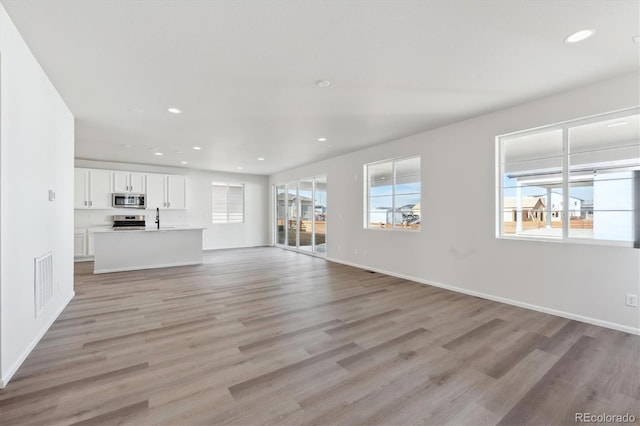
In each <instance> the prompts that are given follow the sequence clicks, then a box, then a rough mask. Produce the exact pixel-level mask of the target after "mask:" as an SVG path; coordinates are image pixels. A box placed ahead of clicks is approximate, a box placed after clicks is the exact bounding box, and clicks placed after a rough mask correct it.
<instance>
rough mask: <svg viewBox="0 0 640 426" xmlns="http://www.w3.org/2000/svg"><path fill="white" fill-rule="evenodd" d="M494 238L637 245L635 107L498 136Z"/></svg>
mask: <svg viewBox="0 0 640 426" xmlns="http://www.w3.org/2000/svg"><path fill="white" fill-rule="evenodd" d="M497 145H498V147H497V149H498V158H499V164H498V167H499V170H500V173H499V175H498V180H499V182H498V188H499V195H498V200H499V206H498V216H499V219H498V236H499V237H518V238H543V239H545V238H546V239H556V240H572V241H577V242H579V241H583V242H585V241H588V240H592V241H596V240H597V241H602V242H605V241H608V242H627V243H634V245H636V246H637V245H638V244H639V243H640V241H639V240H640V236H639V234H640V229H639V228H640V224H639V223H638V215H639V213H640V121H639V114H638V109H633V110H627V111H624V112H618V113H613V114H607V115H602V116H598V117H591V118H588V119H583V120H576V121H571V122H567V123H562V124H558V125H553V126H548V127H545V128H542V129H537V130H532V131H527V132H520V133H514V134H510V135H504V136H499V137H498V138H497Z"/></svg>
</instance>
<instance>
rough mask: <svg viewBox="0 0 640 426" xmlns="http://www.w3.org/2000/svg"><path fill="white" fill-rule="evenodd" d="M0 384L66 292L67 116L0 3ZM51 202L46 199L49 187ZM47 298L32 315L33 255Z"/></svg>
mask: <svg viewBox="0 0 640 426" xmlns="http://www.w3.org/2000/svg"><path fill="white" fill-rule="evenodd" d="M0 61H1V66H0V109H1V113H0V114H1V115H0V119H1V122H0V125H1V133H0V142H1V144H0V234H1V236H2V243H1V245H0V372H1V378H0V381H1V383H0V386H4V385H6V383H7V382H8V380H9V379H10V378H11V376H12V375H13V373H15V371H16V370H17V369H18V367H19V366H20V364H21V363H22V361H24V359H25V358H26V356H27V355H28V354H29V352H30V351H31V349H33V347H34V346H35V344H36V343H37V342H38V341H39V340H40V338H41V336H42V335H43V334H44V333H45V332H46V330H47V329H48V328H49V326H50V325H51V323H52V322H53V321H54V320H55V319H56V318H57V316H58V314H59V313H60V312H61V311H62V309H64V307H65V306H66V304H67V303H68V302H69V300H71V298H72V297H73V149H74V148H73V138H74V133H73V132H74V130H73V115H72V114H71V112H70V111H69V109H68V108H67V106H66V105H65V103H64V101H63V100H62V98H61V97H60V95H59V94H58V92H57V91H56V89H55V88H54V87H53V85H52V84H51V82H50V81H49V79H48V78H47V76H46V75H45V73H44V72H43V70H42V69H41V68H40V66H39V64H38V63H37V61H36V60H35V58H34V57H33V55H32V54H31V52H30V51H29V49H28V47H27V46H26V44H25V43H24V41H23V40H22V37H21V36H20V34H19V33H18V31H17V30H16V28H15V26H14V25H13V23H12V22H11V20H10V18H9V17H8V15H7V13H6V11H5V10H4V8H3V7H2V5H0ZM50 189H52V190H54V191H55V192H56V200H55V201H53V202H50V201H49V200H48V191H49V190H50ZM49 251H52V252H53V259H54V265H53V269H54V284H55V287H56V289H55V291H54V296H53V299H52V300H51V301H50V302H49V303H48V304H47V305H46V307H45V308H44V311H43V312H41V313H40V315H39V316H38V317H37V318H35V314H34V291H33V286H34V284H33V283H34V258H35V257H37V256H41V255H43V254H45V253H47V252H49Z"/></svg>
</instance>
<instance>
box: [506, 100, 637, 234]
mask: <svg viewBox="0 0 640 426" xmlns="http://www.w3.org/2000/svg"><path fill="white" fill-rule="evenodd" d="M639 113H640V107H634V108H625V109H622V110H617V111H613V112H608V113H603V114H597V115H592V116H589V117H585V118H581V119H576V120H567V121H563V122H560V123H555V124H550V125H547V126H540V127H535V128H532V129H528V130H523V131H517V132H511V133H505V134H502V135H498V136H496V138H495V148H496V168H495V170H496V176H495V179H496V216H495V217H496V228H495V229H496V238H497V239H504V240H523V241H541V242H551V243H570V244H583V245H607V246H619V247H633V246H634V243H633V242H629V241H616V240H597V239H587V238H576V237H570V236H569V221H568V220H563V221H562V233H561V237H559V238H558V237H544V236H523V235H509V234H505V233H504V216H503V215H504V208H503V207H504V205H503V203H504V197H503V190H504V188H503V185H504V181H503V176H504V149H503V140H504V139H507V138H509V137H513V136H526V135H530V134H535V133H541V132H547V131H552V130H559V129H561V130H562V217H563V218H568V217H569V188H570V187H569V178H570V176H569V164H570V163H569V130H570V129H571V128H573V127H578V126H583V125H586V124H592V123H597V122H600V121H605V120H613V119H616V118H622V117H626V116H629V115H632V114H639Z"/></svg>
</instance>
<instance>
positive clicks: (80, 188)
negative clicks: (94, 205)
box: [73, 169, 89, 209]
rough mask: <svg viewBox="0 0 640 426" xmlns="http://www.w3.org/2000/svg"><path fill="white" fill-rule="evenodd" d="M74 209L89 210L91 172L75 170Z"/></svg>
mask: <svg viewBox="0 0 640 426" xmlns="http://www.w3.org/2000/svg"><path fill="white" fill-rule="evenodd" d="M74 185H75V190H74V195H73V208H75V209H88V208H89V170H87V169H75V175H74Z"/></svg>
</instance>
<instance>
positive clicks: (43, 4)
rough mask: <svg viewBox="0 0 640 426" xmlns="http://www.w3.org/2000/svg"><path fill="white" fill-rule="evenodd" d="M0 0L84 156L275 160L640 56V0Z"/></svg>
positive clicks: (601, 73)
mask: <svg viewBox="0 0 640 426" xmlns="http://www.w3.org/2000/svg"><path fill="white" fill-rule="evenodd" d="M1 1H2V4H3V5H4V6H5V8H6V10H7V12H8V13H9V15H10V16H11V18H12V19H13V21H14V23H15V24H16V26H17V27H18V29H19V30H20V32H21V34H22V36H23V37H24V39H25V40H26V42H27V44H28V45H29V47H30V48H31V50H32V51H33V53H34V55H35V56H36V58H37V59H38V60H39V62H40V64H41V65H42V67H43V68H44V69H45V71H46V73H47V74H48V75H49V77H50V78H51V80H52V81H53V83H54V85H55V86H56V87H57V89H58V90H59V92H60V94H61V95H62V97H63V98H64V99H65V101H66V102H67V104H68V106H69V108H70V109H71V111H72V112H73V114H74V115H75V117H76V157H78V158H88V159H99V160H110V161H126V162H135V163H145V164H157V165H170V166H181V164H180V162H181V161H188V162H189V164H188V166H187V167H193V168H198V169H209V170H220V171H233V172H236V171H238V167H242V172H245V173H257V174H269V173H273V172H276V171H279V170H283V169H286V168H290V167H293V166H297V165H302V164H305V163H309V162H313V161H317V160H320V159H325V158H330V157H332V156H335V155H337V154H339V153H344V152H348V151H353V150H356V149H359V148H362V147H365V146H369V145H375V144H379V143H382V142H386V141H389V140H392V139H396V138H399V137H402V136H407V135H410V134H414V133H417V132H420V131H423V130H428V129H431V128H435V127H438V126H441V125H444V124H448V123H452V122H455V121H459V120H461V119H464V118H467V117H471V116H476V115H479V114H482V113H485V112H488V111H491V110H496V109H500V108H503V107H506V106H510V105H513V104H517V103H520V102H524V101H527V100H530V99H534V98H539V97H542V96H545V95H548V94H551V93H554V92H558V91H563V90H567V89H570V88H573V87H578V86H581V85H585V84H588V83H591V82H595V81H598V80H602V79H606V78H609V77H613V76H617V75H622V74H626V73H630V72H633V71H637V70H638V68H639V49H638V45H637V44H634V43H633V42H632V40H631V38H632V37H633V36H634V35H637V34H640V22H639V19H638V16H639V14H640V2H639V1H636V0H631V1H615V0H602V1H584V0H576V1H562V0H549V1H524V0H523V1H515V0H514V1H504V0H497V1H479V0H465V1H455V0H428V1H409V0H388V1H385V0H378V1H374V0H369V1H364V0H352V1H341V2H338V1H319V0H317V1H311V0H280V1H269V0H261V1H258V0H253V1H251V0H245V1H243V0H229V1H224V0H218V1H213V0H212V1H205V0H200V1H196V0H181V1H152V0H146V1H129V0H87V1H77V0H1ZM582 28H595V29H596V31H597V32H596V35H595V36H594V37H592V38H590V39H588V40H586V41H584V42H582V43H578V44H575V45H566V44H564V43H563V39H564V37H565V36H567V35H568V34H569V33H572V32H573V31H576V30H578V29H582ZM320 79H327V80H330V81H331V86H330V87H328V88H325V89H321V88H318V87H316V85H315V82H316V81H317V80H320ZM168 107H177V108H180V109H181V110H182V111H183V113H182V114H179V115H174V114H170V113H168V112H167V108H168ZM319 137H326V138H327V139H328V141H327V142H318V141H317V138H319ZM194 145H198V146H201V147H202V148H203V149H202V150H201V151H194V150H192V149H191V147H192V146H194ZM127 146H130V147H127ZM156 150H158V151H161V152H163V153H164V155H163V156H161V157H160V156H156V155H154V152H155V151H156ZM176 151H182V153H178V152H176ZM258 157H264V158H265V159H266V160H265V161H258V160H257V158H258Z"/></svg>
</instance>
